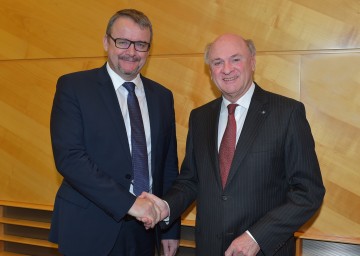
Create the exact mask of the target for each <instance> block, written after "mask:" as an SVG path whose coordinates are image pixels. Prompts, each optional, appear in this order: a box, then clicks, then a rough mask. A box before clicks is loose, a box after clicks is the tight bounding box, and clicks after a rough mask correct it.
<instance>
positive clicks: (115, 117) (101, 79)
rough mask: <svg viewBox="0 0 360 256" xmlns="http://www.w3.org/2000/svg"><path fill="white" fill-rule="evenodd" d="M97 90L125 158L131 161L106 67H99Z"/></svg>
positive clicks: (123, 124)
mask: <svg viewBox="0 0 360 256" xmlns="http://www.w3.org/2000/svg"><path fill="white" fill-rule="evenodd" d="M98 90H99V94H100V95H101V97H102V99H103V102H104V104H105V106H106V108H107V111H108V113H109V115H110V116H111V119H112V121H113V123H114V127H115V129H116V131H117V133H116V134H117V136H118V138H119V141H120V144H121V146H122V148H123V151H124V152H127V154H126V157H127V158H128V160H129V161H131V154H130V147H129V143H128V138H127V135H126V127H125V122H124V119H123V116H122V113H121V109H120V105H119V101H118V98H117V96H116V91H115V89H114V85H113V83H112V81H111V78H110V76H109V74H108V72H107V70H106V65H104V66H103V67H101V68H100V69H99V72H98Z"/></svg>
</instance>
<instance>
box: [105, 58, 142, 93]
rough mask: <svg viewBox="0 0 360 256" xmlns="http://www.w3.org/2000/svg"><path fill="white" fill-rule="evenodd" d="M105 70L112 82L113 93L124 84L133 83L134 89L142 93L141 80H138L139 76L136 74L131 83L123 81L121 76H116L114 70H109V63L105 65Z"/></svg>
mask: <svg viewBox="0 0 360 256" xmlns="http://www.w3.org/2000/svg"><path fill="white" fill-rule="evenodd" d="M106 70H107V71H108V73H109V76H110V78H111V81H112V82H113V85H114V88H115V91H116V90H118V89H119V87H120V86H121V85H122V84H123V83H124V82H133V83H134V84H135V85H136V88H138V89H140V90H141V91H144V86H143V84H142V81H141V78H140V74H138V75H137V76H136V77H135V78H134V79H133V80H131V81H125V80H124V79H123V78H122V77H121V76H119V75H118V74H116V73H115V71H114V70H112V69H111V67H110V65H109V63H108V62H107V63H106Z"/></svg>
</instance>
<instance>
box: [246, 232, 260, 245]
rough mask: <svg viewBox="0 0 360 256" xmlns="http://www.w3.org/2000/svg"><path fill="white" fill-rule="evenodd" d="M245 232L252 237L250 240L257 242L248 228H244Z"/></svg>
mask: <svg viewBox="0 0 360 256" xmlns="http://www.w3.org/2000/svg"><path fill="white" fill-rule="evenodd" d="M246 234H248V235H249V236H250V237H251V238H252V240H254V242H255V243H258V242H256V240H255V238H254V237H253V236H252V235H251V233H250V232H249V230H246Z"/></svg>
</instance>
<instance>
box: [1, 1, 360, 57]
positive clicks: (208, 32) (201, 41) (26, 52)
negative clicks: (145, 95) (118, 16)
mask: <svg viewBox="0 0 360 256" xmlns="http://www.w3.org/2000/svg"><path fill="white" fill-rule="evenodd" d="M0 6H1V8H0V38H1V39H2V40H0V59H23V58H28V59H34V58H65V57H98V56H103V55H104V51H103V49H102V44H101V38H102V37H103V35H104V33H105V27H106V23H107V21H108V18H109V17H110V16H111V15H112V14H113V13H114V12H115V11H117V10H119V9H121V8H129V7H131V8H138V9H140V10H143V11H144V12H145V13H146V14H147V15H148V16H149V17H150V19H151V20H152V22H153V25H154V31H155V36H154V44H153V49H152V54H154V55H160V54H161V55H163V54H192V53H201V52H203V50H204V46H205V44H206V43H208V42H209V41H211V40H213V39H214V37H215V36H217V35H218V34H221V33H224V32H237V33H241V34H242V35H243V36H244V37H247V38H252V39H254V41H255V42H256V44H257V47H258V50H260V51H288V50H314V49H352V48H359V47H360V22H358V20H359V10H360V1H358V0H333V1H330V2H329V1H328V0H317V1H311V0H272V1H268V0H242V1H236V0H232V1H225V0H197V1H188V0H176V1H165V0H152V1H147V0H137V1H130V0H122V1H113V0H102V1H97V0H88V1H83V0H72V1H59V0H57V1H55V0H54V1H48V0H36V1H34V0H29V1H22V0H0Z"/></svg>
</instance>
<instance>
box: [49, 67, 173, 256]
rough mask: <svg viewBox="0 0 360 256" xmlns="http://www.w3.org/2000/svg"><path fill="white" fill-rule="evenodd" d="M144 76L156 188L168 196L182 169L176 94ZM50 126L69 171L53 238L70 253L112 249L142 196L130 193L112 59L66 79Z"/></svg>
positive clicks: (63, 169)
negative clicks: (109, 65) (110, 69)
mask: <svg viewBox="0 0 360 256" xmlns="http://www.w3.org/2000/svg"><path fill="white" fill-rule="evenodd" d="M141 79H142V81H143V84H144V88H145V94H146V100H147V104H148V110H149V116H150V127H151V146H152V149H151V165H152V166H151V170H152V177H153V187H152V190H153V193H154V194H155V195H157V196H162V195H163V194H164V192H165V191H166V190H168V189H169V188H170V186H171V185H172V183H173V181H174V180H175V178H176V177H177V175H178V160H177V149H176V147H177V146H176V134H175V114H174V102H173V95H172V93H171V92H170V91H169V90H168V89H166V88H165V87H163V86H161V85H160V84H158V83H156V82H154V81H151V80H149V79H147V78H145V77H141ZM50 127H51V139H52V146H53V153H54V158H55V164H56V167H57V169H58V171H59V172H60V174H61V175H62V176H63V177H64V180H63V183H62V184H61V186H60V188H59V191H58V193H57V196H56V200H55V207H54V212H53V219H52V225H51V233H50V241H53V242H55V243H58V244H59V248H60V251H61V252H62V253H65V254H73V255H74V254H75V255H79V256H80V255H87V256H89V255H96V256H99V255H107V253H108V252H109V251H110V250H111V248H112V247H113V245H114V243H115V240H116V238H117V235H118V233H119V230H120V227H121V224H122V222H123V217H124V216H125V215H126V214H127V212H128V210H129V209H130V207H131V206H132V205H133V203H134V202H135V199H136V198H135V196H133V195H132V194H131V193H129V188H130V183H131V180H132V177H133V171H132V164H131V154H130V148H129V144H128V138H127V135H126V128H125V124H124V120H123V117H122V113H121V110H120V106H119V103H118V99H117V96H116V92H115V89H114V86H113V84H112V81H111V79H110V76H109V74H108V73H107V70H106V66H105V65H104V66H103V67H101V68H98V69H94V70H89V71H83V72H77V73H73V74H68V75H65V76H62V77H61V78H60V79H59V80H58V84H57V90H56V94H55V98H54V103H53V108H52V113H51V124H50ZM179 228H180V226H179V225H178V223H177V224H176V225H174V227H173V228H172V229H170V230H169V231H167V232H164V234H163V235H162V238H171V239H176V238H178V237H179ZM84 250H85V251H84Z"/></svg>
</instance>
